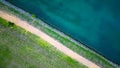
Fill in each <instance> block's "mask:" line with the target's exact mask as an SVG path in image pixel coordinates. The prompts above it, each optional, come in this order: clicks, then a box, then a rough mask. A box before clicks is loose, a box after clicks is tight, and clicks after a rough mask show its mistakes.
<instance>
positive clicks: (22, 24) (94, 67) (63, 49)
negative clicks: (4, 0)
mask: <svg viewBox="0 0 120 68" xmlns="http://www.w3.org/2000/svg"><path fill="white" fill-rule="evenodd" d="M0 17H2V18H4V19H6V20H8V21H11V22H13V23H15V24H16V25H18V26H20V27H22V28H24V29H25V30H27V31H29V32H31V33H33V34H35V35H37V36H39V37H40V38H42V39H44V40H45V41H47V42H48V43H50V44H51V45H53V46H54V47H56V48H57V49H58V50H60V51H61V52H63V53H64V54H66V55H68V56H69V57H71V58H73V59H75V60H76V61H78V62H79V63H82V64H84V65H86V66H87V67H89V68H100V67H99V66H98V65H96V64H95V63H93V62H91V61H89V60H87V59H86V58H84V57H82V56H80V55H79V54H77V53H75V52H73V51H72V50H70V49H69V48H67V47H65V46H64V45H63V44H61V43H60V42H58V41H56V40H55V39H54V38H52V37H50V36H48V35H47V34H45V33H44V32H42V31H41V30H38V29H37V28H35V27H33V26H31V25H29V24H28V23H27V21H23V20H21V19H20V18H18V17H16V16H13V15H10V14H8V13H6V12H3V11H0Z"/></svg>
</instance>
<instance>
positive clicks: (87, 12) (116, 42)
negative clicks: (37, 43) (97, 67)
mask: <svg viewBox="0 0 120 68" xmlns="http://www.w3.org/2000/svg"><path fill="white" fill-rule="evenodd" d="M6 1H8V2H10V3H12V4H14V5H15V6H17V7H19V8H22V9H23V10H25V11H27V12H29V13H32V14H35V15H36V17H38V18H40V19H41V20H43V21H44V22H46V23H47V24H49V25H51V26H52V27H54V28H56V29H58V30H60V31H62V32H64V33H65V34H67V35H69V36H71V37H72V38H74V39H75V40H77V41H79V42H81V43H82V44H84V45H86V46H88V47H89V48H92V49H93V50H95V51H96V52H98V53H99V54H102V55H103V56H104V57H106V58H107V59H109V60H111V61H112V62H114V63H116V64H119V65H120V4H119V3H120V0H6Z"/></svg>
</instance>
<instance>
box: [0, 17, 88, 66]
mask: <svg viewBox="0 0 120 68" xmlns="http://www.w3.org/2000/svg"><path fill="white" fill-rule="evenodd" d="M0 68H87V67H85V66H84V65H82V64H79V63H78V62H76V61H74V60H73V59H71V58H70V57H68V56H66V55H64V54H63V53H61V52H59V51H58V50H57V49H55V48H54V47H52V46H51V45H50V44H49V43H47V42H45V41H44V40H42V39H41V38H39V37H37V36H35V35H33V34H31V33H29V32H27V31H25V30H24V29H22V28H20V27H18V26H16V25H14V24H11V23H10V22H8V21H5V20H3V19H2V18H0Z"/></svg>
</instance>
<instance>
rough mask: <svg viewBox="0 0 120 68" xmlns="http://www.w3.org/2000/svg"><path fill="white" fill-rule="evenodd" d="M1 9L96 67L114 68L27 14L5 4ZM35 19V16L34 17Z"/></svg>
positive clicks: (114, 67) (100, 57) (103, 59)
mask: <svg viewBox="0 0 120 68" xmlns="http://www.w3.org/2000/svg"><path fill="white" fill-rule="evenodd" d="M0 6H2V8H0V10H3V11H6V12H8V13H10V14H11V13H12V14H14V15H16V16H18V17H20V18H21V19H23V20H27V21H29V23H30V24H31V25H33V26H35V27H36V28H38V29H41V30H42V31H44V32H45V33H47V34H48V35H50V36H51V37H53V38H55V39H57V40H58V41H60V42H61V43H63V44H64V45H65V46H67V47H68V48H70V49H71V50H73V51H75V52H77V53H78V54H80V55H82V56H84V57H85V58H87V59H89V60H91V61H93V62H94V63H96V64H97V65H99V66H101V67H102V68H116V66H115V65H113V64H111V63H110V62H109V61H107V60H106V59H105V58H103V57H102V56H99V55H97V54H96V53H94V52H92V51H90V50H89V49H86V48H84V47H83V46H82V45H81V44H76V43H75V42H73V41H71V40H70V38H69V37H68V36H63V35H61V34H59V33H58V32H56V31H55V30H54V29H53V28H49V27H48V26H47V27H46V24H44V23H42V22H40V21H39V20H36V19H34V18H33V17H32V16H31V17H30V16H29V15H27V14H28V13H24V14H23V13H21V12H19V11H17V10H16V9H15V8H11V7H9V6H6V5H5V4H0ZM34 17H35V16H34Z"/></svg>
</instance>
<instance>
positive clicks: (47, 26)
mask: <svg viewBox="0 0 120 68" xmlns="http://www.w3.org/2000/svg"><path fill="white" fill-rule="evenodd" d="M5 3H6V1H5ZM12 7H13V5H12ZM14 7H15V6H14ZM16 8H17V7H16ZM16 8H15V9H16ZM18 9H19V8H17V9H16V10H18ZM20 10H22V9H20ZM18 11H19V10H18ZM22 11H23V10H22ZM25 14H26V13H25ZM13 15H14V14H13ZM27 15H28V16H29V14H27ZM15 16H16V15H15ZM35 20H37V21H39V22H41V24H43V25H44V26H45V27H46V28H50V29H52V30H53V31H55V32H57V33H58V34H60V35H62V36H64V37H66V35H65V34H64V33H62V32H60V31H57V30H56V29H54V28H52V27H50V26H49V25H47V24H46V23H44V22H42V21H41V20H39V19H36V18H35ZM29 24H30V25H32V26H33V23H30V22H29ZM36 28H37V27H36ZM38 29H40V28H38ZM69 40H70V41H72V42H74V43H75V44H79V45H80V47H83V48H84V49H86V50H88V51H90V52H92V53H94V54H96V55H97V56H99V57H101V58H103V59H104V60H105V61H107V62H109V63H110V64H112V65H114V66H117V65H115V64H114V63H112V62H111V61H109V60H107V59H106V58H104V57H103V56H101V55H99V54H97V53H96V52H94V51H93V50H91V49H89V48H87V47H86V46H84V45H82V44H81V43H79V42H77V41H75V40H74V39H72V38H69ZM58 41H59V40H58Z"/></svg>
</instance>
